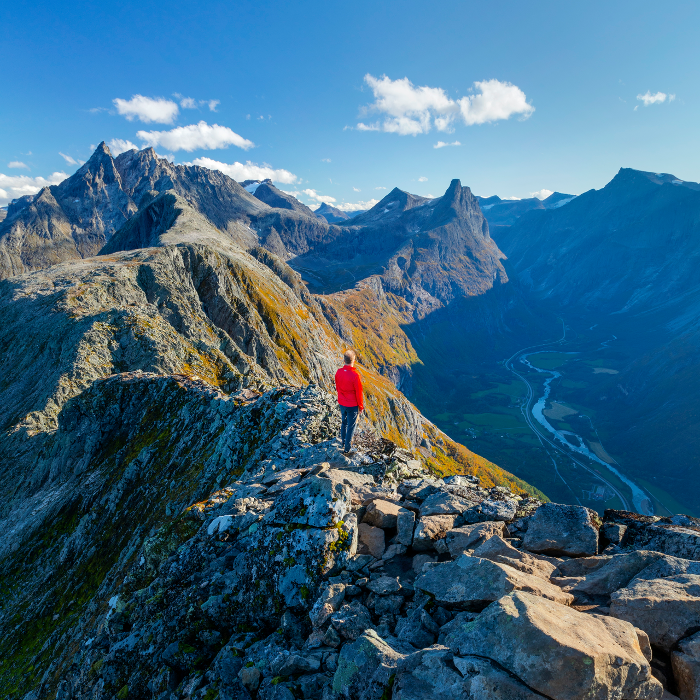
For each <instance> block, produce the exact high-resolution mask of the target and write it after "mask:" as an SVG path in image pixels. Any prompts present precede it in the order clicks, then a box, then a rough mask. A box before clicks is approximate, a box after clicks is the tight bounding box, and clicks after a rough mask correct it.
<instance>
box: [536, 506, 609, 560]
mask: <svg viewBox="0 0 700 700" xmlns="http://www.w3.org/2000/svg"><path fill="white" fill-rule="evenodd" d="M599 524H600V521H599V518H598V516H597V515H596V514H595V513H594V512H593V511H592V510H590V509H588V508H584V507H583V506H565V505H561V504H559V503H545V504H544V505H543V506H540V507H539V508H538V509H537V510H536V511H535V514H534V515H533V516H532V517H531V518H530V521H529V523H528V526H527V532H526V533H525V537H524V538H523V547H524V548H525V549H527V550H529V551H531V552H540V553H543V554H554V555H559V554H564V555H566V556H569V557H587V556H592V555H594V554H597V553H598V528H599Z"/></svg>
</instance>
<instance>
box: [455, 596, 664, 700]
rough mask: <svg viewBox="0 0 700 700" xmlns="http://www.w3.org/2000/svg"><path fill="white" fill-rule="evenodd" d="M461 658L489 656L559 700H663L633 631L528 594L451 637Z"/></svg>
mask: <svg viewBox="0 0 700 700" xmlns="http://www.w3.org/2000/svg"><path fill="white" fill-rule="evenodd" d="M446 644H447V645H448V646H449V647H450V649H451V650H452V651H453V653H454V654H455V655H458V656H463V657H464V656H469V655H477V656H487V657H488V658H490V659H491V660H493V661H495V662H496V663H497V664H499V665H500V667H501V668H503V669H505V670H506V671H508V672H509V673H512V674H514V675H515V676H516V677H517V678H519V679H520V680H521V681H523V683H525V684H526V685H527V686H528V687H529V688H531V689H532V690H534V691H537V692H538V693H541V694H542V695H545V696H546V697H548V698H555V699H556V700H592V699H595V700H619V699H621V698H638V699H640V700H641V699H642V698H644V699H645V700H658V699H659V698H661V695H662V692H663V688H662V686H661V684H660V683H659V682H658V681H657V680H656V679H655V678H654V677H653V676H652V675H651V668H650V666H649V663H648V662H647V660H646V658H645V657H644V655H643V654H642V651H641V649H640V646H639V641H638V639H637V634H636V632H635V629H634V627H633V626H632V625H630V624H626V623H624V622H622V621H620V620H614V619H611V618H607V617H603V616H600V615H587V614H585V613H579V612H577V611H576V610H573V609H571V608H567V607H563V606H561V605H558V604H557V603H554V602H552V601H550V600H547V599H546V598H541V597H538V596H534V595H531V594H529V593H525V592H522V591H518V592H516V593H511V594H509V595H507V596H504V597H503V598H501V599H499V600H498V601H496V602H494V603H492V604H491V605H490V606H489V607H488V608H486V610H484V611H483V612H482V613H481V614H480V615H479V616H478V617H477V618H476V620H474V622H469V623H466V624H463V625H461V626H460V627H459V628H457V629H456V630H453V631H452V632H451V633H450V634H448V635H447V637H446Z"/></svg>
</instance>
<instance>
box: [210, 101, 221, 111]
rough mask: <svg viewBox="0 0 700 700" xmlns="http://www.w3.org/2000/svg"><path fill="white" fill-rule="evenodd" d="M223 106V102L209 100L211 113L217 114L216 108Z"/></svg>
mask: <svg viewBox="0 0 700 700" xmlns="http://www.w3.org/2000/svg"><path fill="white" fill-rule="evenodd" d="M220 104H221V100H209V102H207V106H208V107H209V111H210V112H216V108H217V107H218V106H219V105H220Z"/></svg>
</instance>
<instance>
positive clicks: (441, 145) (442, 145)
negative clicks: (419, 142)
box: [433, 141, 462, 148]
mask: <svg viewBox="0 0 700 700" xmlns="http://www.w3.org/2000/svg"><path fill="white" fill-rule="evenodd" d="M461 145H462V144H461V143H460V142H459V141H453V142H452V143H447V141H438V142H437V143H436V144H435V145H434V146H433V148H445V146H461Z"/></svg>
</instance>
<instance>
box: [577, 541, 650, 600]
mask: <svg viewBox="0 0 700 700" xmlns="http://www.w3.org/2000/svg"><path fill="white" fill-rule="evenodd" d="M663 556H664V555H663V554H660V553H659V552H643V551H642V552H629V553H627V554H616V555H615V556H613V557H612V558H611V559H610V560H609V561H606V562H605V563H604V564H603V565H602V566H600V567H597V568H596V569H594V570H593V572H592V573H590V574H588V576H586V577H585V578H584V579H583V580H582V581H580V582H579V583H577V584H576V585H575V586H573V588H570V589H569V590H570V591H571V593H573V594H574V595H575V596H580V595H587V596H603V597H608V596H610V595H611V594H612V593H614V592H615V591H616V590H618V589H620V588H624V587H625V586H627V584H628V583H629V582H630V581H631V580H632V579H633V578H634V577H635V576H637V574H639V573H640V572H642V571H643V570H644V569H646V568H647V567H648V566H649V565H650V564H653V563H654V562H656V561H657V560H658V559H660V558H663ZM576 561H585V559H583V560H582V559H579V560H576Z"/></svg>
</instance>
